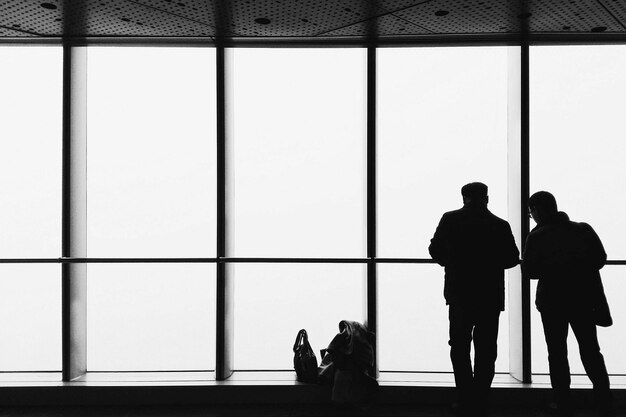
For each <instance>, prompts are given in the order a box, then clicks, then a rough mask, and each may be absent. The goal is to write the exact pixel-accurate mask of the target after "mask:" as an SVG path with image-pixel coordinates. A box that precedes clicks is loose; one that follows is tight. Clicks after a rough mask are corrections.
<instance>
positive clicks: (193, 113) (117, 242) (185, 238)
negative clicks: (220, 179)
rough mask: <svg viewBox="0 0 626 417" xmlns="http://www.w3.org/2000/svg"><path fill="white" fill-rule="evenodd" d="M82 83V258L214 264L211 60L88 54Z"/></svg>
mask: <svg viewBox="0 0 626 417" xmlns="http://www.w3.org/2000/svg"><path fill="white" fill-rule="evenodd" d="M87 79H88V100H87V106H88V148H87V149H88V156H87V170H88V173H87V181H88V199H87V211H88V216H87V220H88V246H87V250H88V254H89V256H90V257H213V256H215V248H216V231H215V224H216V223H215V222H216V206H217V204H216V185H215V184H216V142H215V135H216V106H215V101H216V98H215V50H214V49H211V48H202V49H196V48H178V49H173V48H90V49H89V54H88V77H87Z"/></svg>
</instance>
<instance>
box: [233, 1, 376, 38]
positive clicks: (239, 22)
mask: <svg viewBox="0 0 626 417" xmlns="http://www.w3.org/2000/svg"><path fill="white" fill-rule="evenodd" d="M228 5H229V7H228V9H226V10H224V12H223V13H224V15H223V16H222V20H224V21H227V22H230V23H229V24H230V25H231V27H232V30H233V31H234V32H236V33H237V34H240V35H243V36H290V37H291V36H294V37H302V36H315V35H318V34H320V33H324V32H328V31H330V30H334V29H337V28H342V27H346V26H350V25H352V24H354V23H357V22H359V21H363V20H366V19H368V18H369V17H371V16H377V15H380V14H383V13H386V11H384V10H382V9H380V8H378V7H377V6H376V2H373V1H369V0H336V1H319V0H301V1H297V2H295V1H289V0H241V1H235V2H229V3H228Z"/></svg>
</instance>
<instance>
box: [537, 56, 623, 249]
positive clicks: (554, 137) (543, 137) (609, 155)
mask: <svg viewBox="0 0 626 417" xmlns="http://www.w3.org/2000/svg"><path fill="white" fill-rule="evenodd" d="M530 59H531V67H530V68H531V73H530V90H531V95H530V97H531V102H530V105H531V106H530V110H531V113H530V116H531V123H530V129H531V130H530V133H531V144H530V149H531V155H530V156H531V193H532V192H535V191H539V190H546V191H550V192H551V193H553V194H554V196H555V197H556V200H557V204H558V206H559V209H561V210H563V211H565V212H566V213H568V214H569V216H570V218H571V219H572V220H574V221H582V222H587V223H589V224H591V225H592V226H593V228H594V229H595V230H596V232H597V233H598V235H599V236H600V238H601V239H602V242H603V243H604V246H605V248H606V252H607V254H608V256H609V259H624V258H626V245H624V232H625V231H626V217H625V216H624V213H623V206H624V202H625V201H626V188H625V187H624V178H626V164H625V163H624V155H626V141H625V140H624V111H623V110H624V109H623V107H624V106H623V99H624V95H626V46H623V45H619V46H617V45H615V46H559V47H556V46H553V47H534V48H532V50H531V57H530ZM563 63H568V65H564V64H563Z"/></svg>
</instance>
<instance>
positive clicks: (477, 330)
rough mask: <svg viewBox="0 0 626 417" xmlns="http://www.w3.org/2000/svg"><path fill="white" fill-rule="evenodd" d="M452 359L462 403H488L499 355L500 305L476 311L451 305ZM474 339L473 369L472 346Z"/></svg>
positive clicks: (450, 342) (450, 343)
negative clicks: (498, 307)
mask: <svg viewBox="0 0 626 417" xmlns="http://www.w3.org/2000/svg"><path fill="white" fill-rule="evenodd" d="M449 318H450V341H449V342H448V344H449V345H450V359H451V360H452V368H453V370H454V380H455V383H456V388H457V392H458V396H459V401H460V402H461V403H465V404H468V403H470V402H478V404H479V405H481V404H486V401H487V397H488V395H489V388H490V387H491V382H492V381H493V377H494V374H495V362H496V358H497V356H498V322H499V319H500V310H498V309H497V308H494V309H486V310H476V309H470V308H465V307H463V306H460V305H450V309H449ZM472 340H473V341H474V370H473V371H472V360H471V358H470V349H471V344H472Z"/></svg>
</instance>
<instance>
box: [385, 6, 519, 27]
mask: <svg viewBox="0 0 626 417" xmlns="http://www.w3.org/2000/svg"><path fill="white" fill-rule="evenodd" d="M394 14H395V15H396V16H398V17H402V18H404V19H406V20H409V21H411V22H413V23H416V24H418V25H420V26H422V27H425V28H426V29H429V30H431V31H433V32H435V33H448V34H449V33H460V34H462V33H506V32H519V31H520V19H518V18H517V15H518V14H519V2H518V1H515V0H466V1H457V0H433V1H429V2H427V3H423V4H420V5H418V6H415V7H411V8H408V9H404V10H401V11H399V12H395V13H394Z"/></svg>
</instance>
